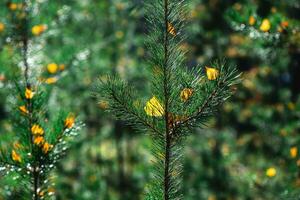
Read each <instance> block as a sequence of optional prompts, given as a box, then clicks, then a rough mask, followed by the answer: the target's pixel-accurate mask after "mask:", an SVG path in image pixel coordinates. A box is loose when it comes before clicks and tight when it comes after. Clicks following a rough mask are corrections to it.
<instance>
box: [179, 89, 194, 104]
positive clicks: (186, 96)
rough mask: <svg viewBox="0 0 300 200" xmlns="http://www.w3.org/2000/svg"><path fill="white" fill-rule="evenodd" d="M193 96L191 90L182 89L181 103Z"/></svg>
mask: <svg viewBox="0 0 300 200" xmlns="http://www.w3.org/2000/svg"><path fill="white" fill-rule="evenodd" d="M192 95H193V89H191V88H184V89H183V90H182V91H181V93H180V98H181V101H183V102H186V101H187V100H188V99H189V98H190V97H191V96H192Z"/></svg>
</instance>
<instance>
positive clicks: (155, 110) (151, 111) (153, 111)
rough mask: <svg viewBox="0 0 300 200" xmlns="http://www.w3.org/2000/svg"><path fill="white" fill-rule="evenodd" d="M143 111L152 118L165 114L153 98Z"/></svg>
mask: <svg viewBox="0 0 300 200" xmlns="http://www.w3.org/2000/svg"><path fill="white" fill-rule="evenodd" d="M144 110H145V112H146V114H147V115H149V116H153V117H161V116H163V115H164V114H165V111H164V108H163V107H162V105H161V104H160V102H159V101H158V99H157V98H156V97H155V96H153V97H152V98H151V99H150V100H149V101H148V102H147V103H146V106H145V107H144Z"/></svg>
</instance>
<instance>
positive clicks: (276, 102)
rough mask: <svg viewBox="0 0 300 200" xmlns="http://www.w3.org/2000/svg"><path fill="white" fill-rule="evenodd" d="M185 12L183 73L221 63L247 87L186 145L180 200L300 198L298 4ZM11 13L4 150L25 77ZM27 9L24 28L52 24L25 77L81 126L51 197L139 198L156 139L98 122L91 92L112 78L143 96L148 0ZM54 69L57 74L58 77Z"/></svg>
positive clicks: (240, 4) (2, 192)
mask: <svg viewBox="0 0 300 200" xmlns="http://www.w3.org/2000/svg"><path fill="white" fill-rule="evenodd" d="M21 2H22V1H13V3H21ZM187 2H188V8H189V9H188V15H187V18H186V22H187V27H186V29H185V30H181V31H183V32H184V33H185V34H186V36H187V39H186V41H184V43H182V45H181V48H182V49H183V50H187V51H188V53H187V55H186V56H187V59H186V63H187V66H188V67H195V66H198V67H205V66H210V64H211V61H213V60H214V59H217V58H226V61H227V62H229V63H233V64H235V65H237V66H238V68H239V70H240V71H241V72H243V81H242V84H240V85H239V87H238V88H237V90H236V94H235V95H234V98H232V99H230V100H229V101H228V102H227V103H225V104H224V105H223V107H222V108H220V111H219V112H218V113H217V116H216V117H215V118H213V119H211V120H210V122H209V123H208V124H207V126H206V127H205V128H204V129H201V130H197V131H196V132H195V133H194V134H193V135H192V136H191V137H188V138H187V139H186V142H185V146H186V148H185V149H184V163H183V166H184V172H183V174H182V175H183V179H182V185H183V188H182V192H183V194H184V199H187V200H198V199H200V200H202V199H205V200H223V199H224V200H251V199H255V200H266V199H270V200H271V199H300V190H299V189H300V160H298V158H300V157H299V155H298V148H300V137H299V129H300V120H299V116H300V98H299V92H300V21H299V20H300V2H299V0H288V1H287V0H277V1H273V0H245V1H244V0H235V1H234V0H189V1H187ZM7 3H9V2H4V0H2V1H1V2H0V38H1V39H0V140H3V141H5V140H8V139H9V137H13V135H14V134H16V133H13V132H12V124H11V121H10V118H9V116H10V114H11V112H14V109H13V108H12V107H11V106H10V102H11V101H12V98H15V97H14V96H13V95H14V94H11V88H12V87H13V86H12V81H13V79H14V76H15V74H18V73H20V71H21V70H20V64H19V62H20V58H19V56H20V54H19V53H18V50H17V48H16V47H14V46H13V44H12V43H10V37H11V36H12V35H13V34H14V27H13V26H12V25H11V24H10V22H11V19H10V18H11V16H12V15H13V14H12V13H13V12H16V10H12V9H11V8H9V6H8V4H7ZM31 3H32V6H33V8H34V9H33V13H31V15H32V16H33V17H32V20H31V21H30V27H33V26H34V25H40V24H44V25H46V26H47V30H45V32H43V33H42V34H40V35H37V36H34V37H32V41H31V43H30V65H31V67H32V71H33V72H32V74H31V75H32V76H35V77H38V78H39V79H40V80H48V82H47V81H46V82H47V83H48V85H49V86H48V87H49V90H48V91H49V94H50V99H49V103H48V105H49V107H48V109H49V110H50V112H53V113H55V112H57V111H58V108H65V109H68V110H72V111H73V113H75V114H76V115H77V116H78V118H77V119H78V120H80V121H82V122H83V123H84V124H85V127H84V128H83V129H82V130H81V134H80V135H79V136H78V138H76V140H75V141H74V143H73V145H72V147H71V148H70V150H69V151H68V154H67V155H66V156H65V159H64V160H62V162H61V163H60V164H59V166H58V168H57V169H56V170H55V171H54V172H53V174H52V176H53V177H52V180H53V182H54V183H55V185H54V189H53V190H54V191H55V199H58V200H91V199H95V200H96V199H97V200H102V199H104V200H117V199H120V200H135V199H142V198H143V194H144V193H145V188H146V187H147V184H148V183H149V181H150V180H151V177H152V176H151V170H152V168H151V165H152V162H151V159H152V156H151V151H150V149H151V140H150V139H149V138H148V137H147V136H145V135H141V134H138V133H135V132H134V130H132V129H131V128H130V127H128V126H126V125H125V124H124V123H123V122H121V121H116V120H114V119H113V118H111V117H110V116H109V115H108V114H107V113H105V108H106V106H108V105H107V102H97V100H96V99H95V98H94V97H93V96H92V95H91V91H92V90H91V88H92V85H93V84H94V83H95V82H96V80H97V79H98V78H99V77H102V76H105V75H107V74H115V75H118V76H120V77H122V79H124V80H126V81H129V82H130V84H132V85H135V86H136V88H137V89H138V90H140V91H144V92H143V94H144V95H145V97H147V96H146V95H148V94H149V93H148V89H149V88H148V84H147V77H148V76H149V71H148V70H147V67H148V63H147V49H146V48H145V40H146V33H147V23H146V21H145V19H144V11H145V10H144V2H143V1H142V0H82V1H75V0H59V1H52V0H51V1H50V0H36V1H31ZM16 9H18V8H16ZM1 24H2V26H1ZM51 63H55V64H57V65H60V66H61V67H64V68H62V69H61V70H60V71H55V72H54V73H53V72H51V70H50V71H49V69H48V68H47V67H48V65H49V64H51ZM49 78H52V79H49ZM53 78H54V79H53ZM21 190H22V188H20V187H19V186H18V183H16V182H14V180H13V179H12V177H10V176H2V175H1V177H0V199H1V200H2V199H3V200H7V199H15V198H14V197H13V194H14V192H15V191H21Z"/></svg>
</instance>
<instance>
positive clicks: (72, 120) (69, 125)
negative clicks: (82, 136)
mask: <svg viewBox="0 0 300 200" xmlns="http://www.w3.org/2000/svg"><path fill="white" fill-rule="evenodd" d="M74 123H75V116H74V115H73V114H70V115H69V116H68V117H67V118H66V119H65V128H72V127H73V125H74Z"/></svg>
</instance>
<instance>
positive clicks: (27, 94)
mask: <svg viewBox="0 0 300 200" xmlns="http://www.w3.org/2000/svg"><path fill="white" fill-rule="evenodd" d="M33 96H34V92H32V90H31V89H30V88H26V90H25V98H26V99H32V98H33Z"/></svg>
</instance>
